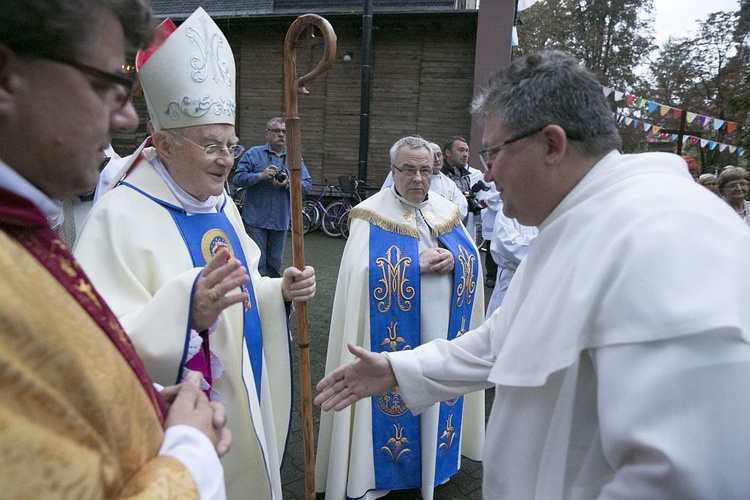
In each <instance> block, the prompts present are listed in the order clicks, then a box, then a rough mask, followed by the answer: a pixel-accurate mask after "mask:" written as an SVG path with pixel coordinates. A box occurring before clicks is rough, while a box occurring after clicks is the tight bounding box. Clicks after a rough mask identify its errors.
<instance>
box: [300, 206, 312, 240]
mask: <svg viewBox="0 0 750 500" xmlns="http://www.w3.org/2000/svg"><path fill="white" fill-rule="evenodd" d="M311 226H312V221H311V220H310V216H309V215H307V213H306V212H304V211H303V212H302V234H307V233H309V232H310V227H311Z"/></svg>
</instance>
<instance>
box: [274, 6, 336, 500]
mask: <svg viewBox="0 0 750 500" xmlns="http://www.w3.org/2000/svg"><path fill="white" fill-rule="evenodd" d="M308 26H311V29H312V26H316V27H317V28H318V29H319V30H320V31H321V32H322V33H323V41H324V42H325V46H324V53H323V59H322V60H321V61H320V62H319V63H318V65H317V66H315V68H314V69H313V70H312V71H310V72H309V73H307V74H306V75H305V76H302V77H300V78H297V55H296V52H295V50H294V44H295V42H296V41H297V39H298V38H299V35H300V34H301V33H302V30H303V29H304V28H306V27H308ZM335 57H336V33H335V32H334V31H333V27H332V26H331V24H330V23H329V22H328V21H326V20H325V19H324V18H322V17H320V16H318V15H315V14H304V15H302V16H299V17H298V18H297V19H296V20H295V21H294V22H293V23H292V25H291V26H290V27H289V30H288V31H287V32H286V39H285V40H284V105H285V108H286V119H285V123H286V147H287V150H286V160H287V167H288V168H289V180H290V182H291V186H290V191H291V195H292V245H293V246H292V248H293V250H294V265H295V267H297V269H300V270H303V269H304V268H305V243H304V236H303V234H302V190H301V187H300V175H301V172H300V169H301V166H300V165H301V157H302V141H301V139H300V126H299V117H298V116H297V94H298V93H300V94H309V92H308V91H307V89H305V82H308V81H310V80H313V79H314V78H315V77H317V76H319V75H322V74H323V73H325V72H326V71H328V70H329V69H330V68H331V66H332V65H333V60H334V58H335ZM297 342H298V344H299V379H300V403H301V405H302V444H303V446H304V453H305V496H306V498H307V499H308V500H312V499H314V498H315V444H314V443H313V425H312V396H311V387H312V381H311V380H310V345H309V343H308V338H307V304H306V303H304V302H300V303H298V304H297Z"/></svg>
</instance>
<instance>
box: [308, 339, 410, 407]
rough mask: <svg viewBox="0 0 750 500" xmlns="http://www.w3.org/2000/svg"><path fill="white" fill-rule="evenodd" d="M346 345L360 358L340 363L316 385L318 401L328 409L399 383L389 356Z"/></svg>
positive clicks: (345, 404)
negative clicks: (341, 364) (340, 364)
mask: <svg viewBox="0 0 750 500" xmlns="http://www.w3.org/2000/svg"><path fill="white" fill-rule="evenodd" d="M346 347H347V348H348V349H349V352H350V353H352V354H354V355H355V356H356V357H357V359H355V360H354V361H353V362H352V363H349V364H346V365H343V366H339V367H338V368H336V369H335V370H333V371H332V372H331V373H329V374H328V376H326V377H325V378H324V379H323V380H321V381H320V382H318V385H316V386H315V389H316V390H317V391H318V395H317V396H315V404H316V405H318V406H321V407H322V408H323V410H325V411H328V410H331V409H333V410H336V411H339V410H343V409H344V408H346V407H347V406H349V405H351V404H353V403H356V402H357V401H359V400H360V399H362V398H366V397H368V396H375V395H377V394H382V393H384V392H386V391H389V390H390V389H392V388H394V387H396V376H395V375H394V373H393V370H392V369H391V363H390V362H389V361H388V358H386V357H385V356H384V355H383V354H380V353H375V352H370V351H368V350H367V349H363V348H362V347H358V346H355V345H354V344H352V343H348V344H347V345H346Z"/></svg>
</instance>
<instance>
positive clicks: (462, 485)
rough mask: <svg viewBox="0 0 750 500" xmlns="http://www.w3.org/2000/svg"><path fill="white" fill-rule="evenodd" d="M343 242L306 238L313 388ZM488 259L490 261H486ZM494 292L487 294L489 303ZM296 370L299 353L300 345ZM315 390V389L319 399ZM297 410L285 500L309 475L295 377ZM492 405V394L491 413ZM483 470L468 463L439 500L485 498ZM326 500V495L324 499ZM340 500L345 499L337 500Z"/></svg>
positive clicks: (284, 476)
mask: <svg viewBox="0 0 750 500" xmlns="http://www.w3.org/2000/svg"><path fill="white" fill-rule="evenodd" d="M344 244H345V241H344V240H343V239H340V238H339V239H336V238H329V237H327V236H325V235H324V234H323V232H322V231H315V232H313V233H308V234H307V235H306V236H305V262H306V263H307V264H308V265H312V266H313V267H315V271H316V275H317V282H318V286H317V295H316V297H315V299H314V300H313V301H312V302H311V303H310V304H308V325H309V326H308V337H309V341H310V359H311V376H312V383H313V387H314V386H315V384H316V383H317V382H318V380H320V379H321V378H322V377H323V375H324V372H325V357H326V347H327V344H328V327H329V321H330V317H331V307H332V305H333V294H334V291H335V288H336V278H337V276H338V268H339V262H340V260H341V252H342V251H343V249H344ZM291 255H292V243H291V238H289V239H288V240H287V245H286V251H285V259H284V265H285V266H286V265H291V262H292V257H291ZM483 259H484V257H483ZM491 291H492V290H489V289H486V290H485V292H486V294H487V297H486V300H488V299H489V294H490V293H491ZM292 334H293V335H294V336H295V341H296V323H295V320H294V318H293V326H292ZM294 345H295V348H294V354H295V370H296V366H297V365H296V361H297V348H296V342H295V344H294ZM314 395H315V391H314V389H313V397H314ZM294 401H295V409H294V417H293V420H292V431H291V436H290V439H289V444H288V446H287V452H286V454H285V455H284V464H283V467H282V470H281V480H282V482H283V491H284V498H285V499H301V500H304V498H305V473H304V456H303V443H302V428H301V427H302V426H301V423H300V422H301V420H300V411H299V374H298V373H295V395H294ZM491 403H492V392H491V391H488V393H487V409H488V411H489V408H490V405H491ZM319 416H320V410H319V409H318V408H317V407H315V408H313V430H314V432H315V437H316V441H317V430H318V422H319ZM481 483H482V466H481V464H478V463H475V462H471V461H469V460H465V459H464V460H463V463H462V466H461V470H460V471H459V473H458V474H456V475H455V476H454V477H453V478H451V480H450V481H448V483H446V484H444V485H441V486H439V487H438V488H437V489H436V490H435V500H453V499H479V498H481ZM319 497H320V498H322V495H320V496H319ZM385 498H386V499H389V500H406V499H419V498H421V495H420V493H419V491H418V490H408V491H401V492H394V493H391V494H389V495H388V496H386V497H385ZM334 500H340V499H334Z"/></svg>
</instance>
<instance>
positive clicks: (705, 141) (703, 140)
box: [701, 139, 708, 148]
mask: <svg viewBox="0 0 750 500" xmlns="http://www.w3.org/2000/svg"><path fill="white" fill-rule="evenodd" d="M707 144H708V139H701V147H702V148H705V147H706V145H707Z"/></svg>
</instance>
